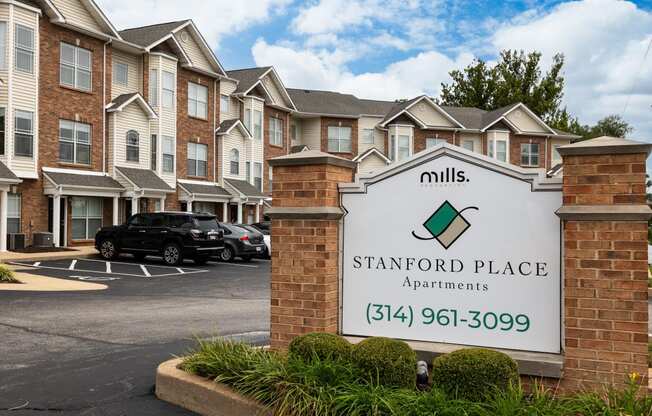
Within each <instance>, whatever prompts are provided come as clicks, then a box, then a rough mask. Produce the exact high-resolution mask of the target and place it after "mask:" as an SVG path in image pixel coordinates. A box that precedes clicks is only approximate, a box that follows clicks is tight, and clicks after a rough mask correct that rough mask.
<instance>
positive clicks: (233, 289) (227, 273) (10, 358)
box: [0, 256, 269, 415]
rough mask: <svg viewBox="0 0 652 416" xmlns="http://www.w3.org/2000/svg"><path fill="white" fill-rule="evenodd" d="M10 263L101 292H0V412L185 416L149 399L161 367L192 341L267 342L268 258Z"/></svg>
mask: <svg viewBox="0 0 652 416" xmlns="http://www.w3.org/2000/svg"><path fill="white" fill-rule="evenodd" d="M13 265H14V267H16V268H17V269H19V270H25V271H28V272H29V273H31V274H37V275H42V276H48V277H55V278H61V279H70V280H81V281H88V282H97V283H101V284H104V285H106V286H107V287H108V288H107V289H106V290H102V291H94V292H65V293H64V292H61V293H43V292H40V293H39V292H22V293H18V292H13V293H12V292H2V293H1V295H0V296H1V297H2V302H0V338H1V339H2V342H1V343H0V414H4V413H3V412H4V411H8V409H13V408H19V409H17V410H14V411H12V412H11V414H12V415H13V414H16V415H26V414H49V413H48V412H52V413H56V414H87V415H130V414H138V415H187V414H189V413H188V412H185V411H183V410H181V409H177V408H174V407H172V406H170V405H168V404H165V403H163V402H160V401H157V400H155V398H154V396H153V393H152V387H153V384H154V374H155V368H156V366H157V365H158V364H159V363H160V362H162V361H164V360H166V359H168V358H170V357H172V356H173V355H182V354H183V353H184V352H186V351H187V350H188V348H190V347H191V346H192V345H193V344H194V342H195V341H194V340H195V339H196V338H206V337H211V336H215V335H226V336H234V337H236V338H239V339H245V340H247V341H250V342H253V343H257V344H265V343H266V342H267V340H268V337H269V262H268V261H264V260H253V261H251V262H249V263H244V262H234V263H218V262H209V263H207V264H206V265H203V266H201V267H196V265H195V264H194V263H192V262H191V261H188V262H186V263H184V264H183V265H181V266H179V267H168V266H165V265H164V264H163V262H162V261H161V260H160V259H157V258H147V259H146V260H144V261H136V260H135V259H132V258H130V257H128V256H124V257H121V258H119V259H117V261H111V262H106V261H104V260H102V259H99V258H92V259H82V258H79V259H69V260H52V261H47V260H43V261H30V262H15V263H14V264H13ZM44 412H45V413H44Z"/></svg>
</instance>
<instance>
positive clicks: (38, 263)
mask: <svg viewBox="0 0 652 416" xmlns="http://www.w3.org/2000/svg"><path fill="white" fill-rule="evenodd" d="M40 265H41V262H40V261H37V262H36V263H34V265H33V266H34V267H38V266H40Z"/></svg>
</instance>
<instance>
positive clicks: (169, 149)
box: [163, 136, 175, 173]
mask: <svg viewBox="0 0 652 416" xmlns="http://www.w3.org/2000/svg"><path fill="white" fill-rule="evenodd" d="M174 153H175V152H174V137H169V136H163V172H165V173H174Z"/></svg>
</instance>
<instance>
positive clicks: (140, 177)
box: [115, 166, 174, 193]
mask: <svg viewBox="0 0 652 416" xmlns="http://www.w3.org/2000/svg"><path fill="white" fill-rule="evenodd" d="M115 169H116V171H117V172H118V173H119V174H120V175H122V177H124V178H125V179H126V180H127V181H128V182H129V183H131V184H132V185H134V187H135V188H138V189H140V190H148V191H162V192H166V193H172V192H174V189H172V188H171V187H170V185H168V184H167V183H165V181H164V180H163V179H161V178H159V176H158V175H157V174H156V173H154V171H151V170H148V169H136V168H127V167H124V166H116V167H115Z"/></svg>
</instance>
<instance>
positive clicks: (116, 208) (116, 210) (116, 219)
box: [113, 196, 120, 225]
mask: <svg viewBox="0 0 652 416" xmlns="http://www.w3.org/2000/svg"><path fill="white" fill-rule="evenodd" d="M113 225H120V197H119V196H114V197H113Z"/></svg>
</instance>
